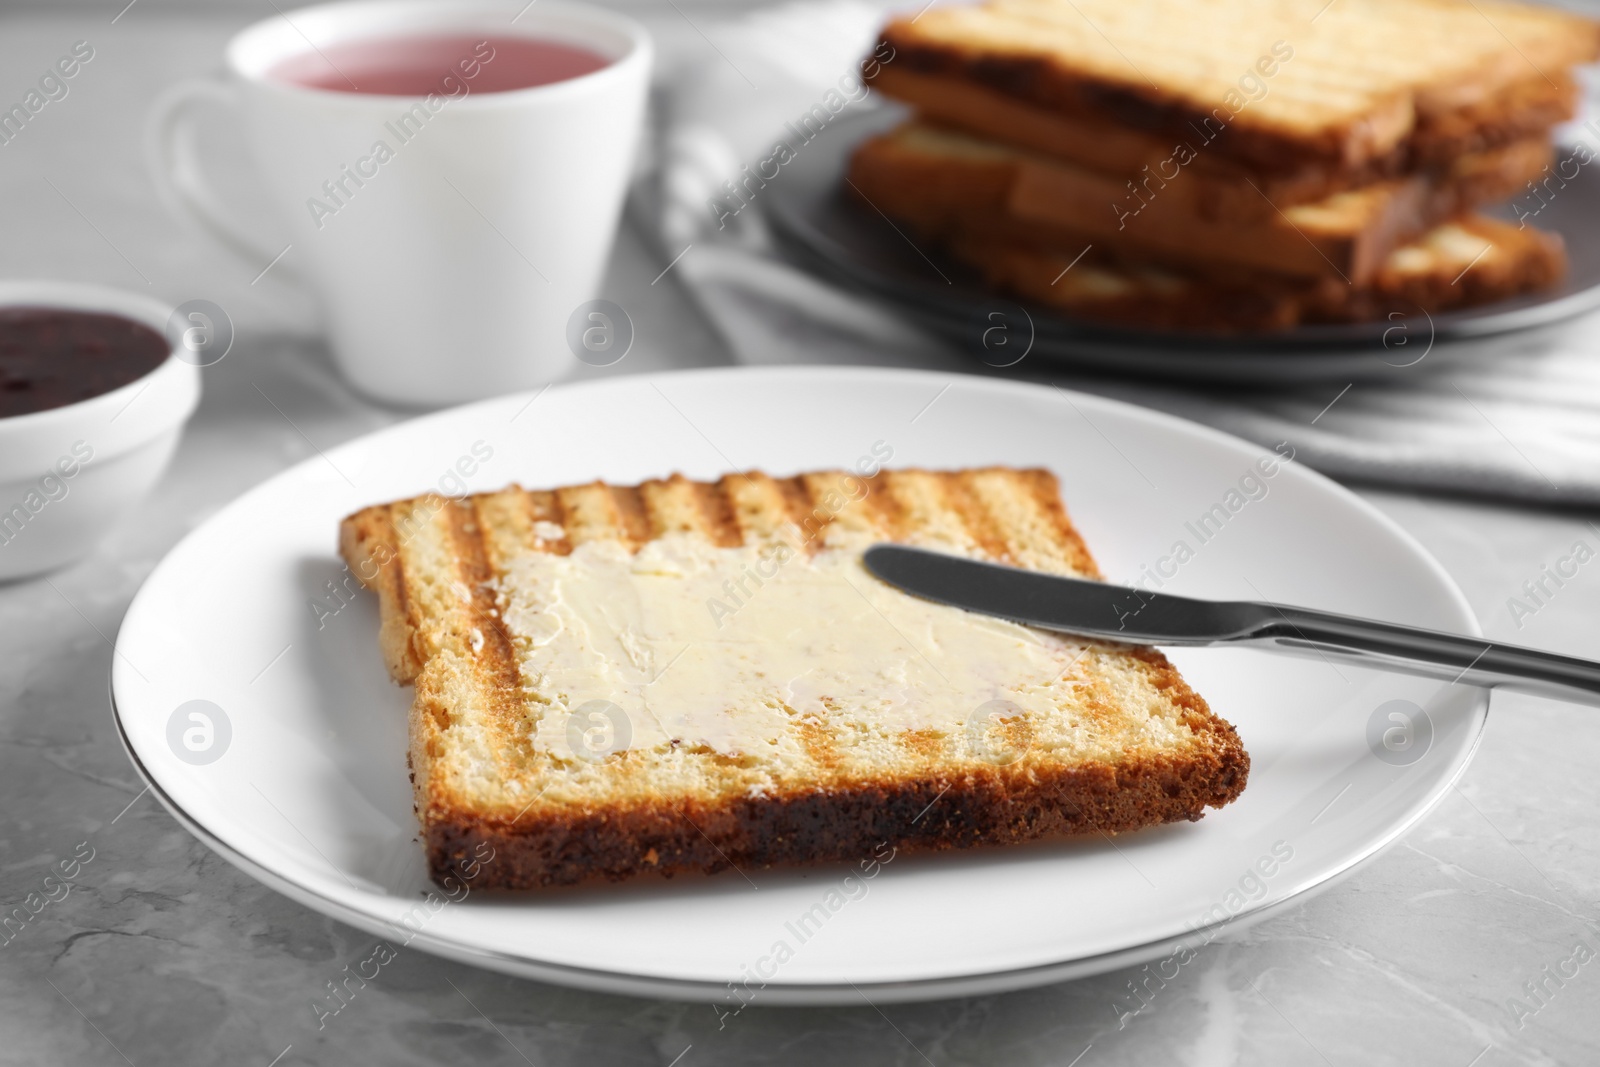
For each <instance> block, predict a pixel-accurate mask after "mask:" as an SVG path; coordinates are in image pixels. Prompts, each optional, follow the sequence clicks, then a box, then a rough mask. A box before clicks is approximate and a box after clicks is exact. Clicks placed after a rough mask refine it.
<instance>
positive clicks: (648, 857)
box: [644, 849, 661, 867]
mask: <svg viewBox="0 0 1600 1067" xmlns="http://www.w3.org/2000/svg"><path fill="white" fill-rule="evenodd" d="M644 861H645V862H646V863H648V864H649V865H650V866H652V867H654V866H655V865H656V864H657V863H660V862H661V857H660V856H658V855H656V850H655V849H651V850H650V851H649V852H646V853H645V854H644Z"/></svg>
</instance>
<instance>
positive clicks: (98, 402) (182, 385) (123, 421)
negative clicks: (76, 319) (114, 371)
mask: <svg viewBox="0 0 1600 1067" xmlns="http://www.w3.org/2000/svg"><path fill="white" fill-rule="evenodd" d="M0 307H4V308H20V307H38V308H59V309H66V310H73V311H96V312H101V313H104V314H110V315H121V316H123V317H125V318H129V319H132V320H134V321H135V322H139V323H143V324H144V325H146V326H148V327H150V328H151V329H152V330H154V331H156V333H158V334H161V335H163V336H165V335H166V325H167V318H168V316H169V315H170V314H171V311H172V309H171V308H169V307H167V306H165V305H163V304H161V303H160V302H159V301H156V300H152V299H150V298H149V297H143V296H137V295H134V294H132V293H123V292H119V291H117V290H115V289H105V288H102V287H100V286H96V285H78V284H75V283H70V282H0ZM199 402H200V368H199V367H197V366H195V365H193V364H191V363H187V362H185V361H183V360H182V359H179V358H178V356H177V355H176V354H172V353H169V354H168V356H167V358H166V360H165V361H164V362H163V363H161V365H160V366H158V367H156V369H155V370H153V371H151V372H150V373H149V374H146V375H145V376H144V377H142V378H139V379H136V380H135V381H132V382H129V383H128V384H127V385H124V386H122V387H121V388H119V389H113V390H112V391H111V392H109V393H102V394H100V395H99V396H95V397H90V398H89V399H88V400H80V401H78V402H77V403H75V404H68V405H66V406H64V407H58V408H51V409H49V410H48V411H35V412H31V413H29V414H27V415H12V416H10V417H7V418H0V581H4V580H8V579H13V578H22V577H26V576H28V575H34V574H42V573H44V572H45V571H50V570H54V569H55V568H57V567H62V566H65V565H66V564H68V563H71V562H73V561H75V560H77V559H80V558H82V557H83V556H85V555H88V553H89V552H90V551H92V550H93V549H94V547H95V546H96V545H98V544H99V543H100V541H101V539H102V538H104V537H105V535H106V534H107V533H108V532H110V530H111V526H112V524H113V523H114V522H115V521H116V520H117V518H118V516H120V515H121V514H122V513H123V512H124V511H126V510H127V509H128V508H129V507H131V506H132V505H133V504H134V503H136V502H137V501H139V500H140V499H141V498H142V497H143V496H144V495H145V494H146V493H147V492H149V491H150V488H151V486H153V485H154V484H155V483H156V480H157V479H159V478H160V477H161V474H162V472H163V471H164V470H166V467H167V462H168V461H169V460H171V458H172V453H173V450H174V449H175V448H176V447H177V445H178V437H179V435H180V434H181V433H182V431H183V424H184V422H185V420H187V419H188V418H189V415H190V414H191V413H192V412H193V411H194V409H195V406H196V405H197V404H198V403H199Z"/></svg>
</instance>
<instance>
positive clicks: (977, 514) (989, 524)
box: [943, 471, 1015, 564]
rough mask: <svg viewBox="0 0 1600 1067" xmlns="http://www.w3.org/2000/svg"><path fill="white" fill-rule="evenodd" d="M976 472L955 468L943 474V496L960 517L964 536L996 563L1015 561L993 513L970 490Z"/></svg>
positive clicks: (980, 498)
mask: <svg viewBox="0 0 1600 1067" xmlns="http://www.w3.org/2000/svg"><path fill="white" fill-rule="evenodd" d="M975 473H977V472H975V471H955V472H952V473H950V474H947V475H945V477H944V479H943V483H944V492H945V496H946V498H947V499H948V500H949V502H950V507H951V509H952V510H953V511H954V512H955V513H956V515H957V516H959V517H960V520H961V524H962V526H963V527H964V528H965V530H966V533H967V536H968V537H970V538H971V539H972V541H973V543H974V544H976V545H977V546H978V548H979V550H980V551H981V552H982V553H983V554H984V555H985V556H988V557H989V558H990V559H992V560H994V561H995V562H996V563H1007V564H1009V563H1013V562H1015V560H1014V558H1013V557H1012V555H1011V548H1010V546H1009V545H1008V544H1007V543H1006V536H1005V531H1004V530H1003V529H1001V528H1000V526H999V524H997V523H996V522H995V519H994V513H993V512H992V511H991V510H990V509H989V507H988V505H987V504H986V503H985V502H984V500H983V498H982V497H980V496H979V495H978V494H977V493H975V492H973V489H972V482H971V477H972V475H973V474H975Z"/></svg>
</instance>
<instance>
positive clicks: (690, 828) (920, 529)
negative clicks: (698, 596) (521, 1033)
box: [341, 468, 1249, 889]
mask: <svg viewBox="0 0 1600 1067" xmlns="http://www.w3.org/2000/svg"><path fill="white" fill-rule="evenodd" d="M851 478H853V476H851V475H846V474H844V473H842V472H816V473H813V474H808V475H802V476H798V477H796V478H789V479H773V478H768V477H766V476H765V475H760V474H758V473H752V474H750V475H733V476H729V477H726V478H723V479H722V480H721V481H719V482H715V483H702V482H692V481H689V480H687V479H684V478H681V477H679V476H674V477H672V478H669V479H663V480H660V481H654V482H647V483H644V484H642V485H639V486H630V487H624V486H609V485H603V484H599V483H595V484H592V485H588V486H574V487H568V488H566V489H560V490H554V491H550V492H528V491H524V490H521V489H519V488H516V487H512V488H510V489H507V490H503V491H501V492H498V493H486V494H477V495H475V496H469V497H463V498H460V499H455V500H451V499H446V498H440V497H436V496H429V497H419V498H414V499H412V500H407V501H396V502H394V503H392V504H388V505H379V506H378V507H375V508H367V509H364V510H363V511H361V512H358V513H357V514H355V515H352V516H351V517H350V518H348V519H346V520H345V523H344V525H343V528H342V532H341V545H342V551H343V552H344V554H345V558H346V560H347V562H349V563H350V565H351V569H352V571H353V572H354V573H356V575H357V576H358V578H362V579H363V580H364V581H366V582H367V584H368V585H369V587H372V588H374V589H375V590H376V591H377V592H378V594H379V596H380V599H383V600H386V601H387V603H385V605H384V607H383V614H384V637H383V643H384V650H385V660H386V662H387V663H388V664H389V665H390V669H391V673H392V674H393V676H394V677H395V679H396V680H397V681H407V680H409V681H411V682H413V683H414V684H415V686H416V695H415V700H414V702H413V706H412V710H411V716H410V735H411V752H410V761H411V765H412V773H413V783H414V792H415V800H416V810H417V814H418V817H419V820H420V822H421V825H422V829H423V838H424V842H425V847H426V852H427V856H428V862H429V869H430V872H431V873H432V875H433V877H434V878H435V879H440V880H442V879H444V878H446V877H448V876H449V875H450V874H452V873H453V872H459V871H461V870H462V869H463V868H464V867H466V868H469V869H472V870H474V872H475V873H474V876H473V877H474V880H473V884H474V885H475V886H484V887H499V888H506V889H532V888H539V887H551V886H560V885H573V884H579V883H582V882H585V881H591V880H596V879H599V880H620V879H626V878H632V877H634V876H637V875H642V874H650V873H655V874H669V875H670V874H672V873H676V872H685V871H706V872H711V871H717V870H721V869H724V868H726V867H728V866H735V867H738V868H739V869H741V870H749V869H752V868H760V867H766V866H771V865H776V864H793V863H808V862H822V861H827V860H835V859H859V858H860V857H862V856H864V855H868V854H870V853H871V852H872V850H873V849H874V848H876V847H879V846H881V845H884V844H887V845H890V846H892V847H895V848H904V849H912V850H942V849H951V848H966V847H973V846H977V845H991V844H993V845H1001V844H1008V843H1014V842H1021V841H1029V840H1036V839H1041V838H1054V837H1063V836H1071V835H1079V834H1091V833H1105V834H1110V833H1118V832H1124V831H1128V830H1133V829H1137V828H1139V827H1142V826H1150V825H1155V824H1158V823H1165V822H1172V821H1178V820H1185V819H1187V820H1193V819H1197V818H1199V817H1200V815H1201V814H1202V813H1203V812H1204V810H1205V808H1206V807H1208V806H1220V805H1222V804H1225V803H1227V802H1229V801H1231V800H1232V799H1234V798H1235V797H1237V796H1238V795H1239V793H1240V791H1241V790H1242V789H1243V788H1244V785H1245V782H1246V780H1247V777H1248V768H1249V757H1248V756H1247V755H1246V753H1245V751H1244V748H1243V746H1242V745H1241V744H1240V742H1239V739H1238V736H1237V734H1236V733H1235V732H1234V730H1233V729H1232V727H1231V726H1229V725H1228V724H1227V723H1225V722H1223V721H1222V720H1221V719H1219V718H1217V717H1216V716H1215V715H1213V714H1212V713H1211V712H1210V710H1209V708H1208V707H1207V706H1206V704H1205V702H1204V701H1203V700H1202V699H1201V698H1200V697H1199V696H1198V694H1195V693H1194V692H1193V691H1192V690H1191V689H1190V688H1189V687H1188V686H1187V685H1186V684H1185V683H1184V681H1183V679H1182V678H1181V676H1180V675H1179V674H1178V672H1177V671H1176V670H1175V669H1174V668H1173V667H1172V666H1171V664H1170V663H1168V662H1167V660H1166V659H1165V658H1164V657H1162V656H1161V655H1160V654H1159V653H1157V652H1154V651H1152V650H1148V649H1138V648H1130V647H1127V646H1118V645H1111V644H1100V643H1096V644H1094V645H1093V646H1092V648H1090V649H1088V650H1086V652H1087V654H1088V657H1089V661H1088V664H1087V665H1086V667H1085V668H1084V669H1085V671H1086V672H1087V674H1086V677H1088V678H1089V679H1090V684H1091V689H1090V691H1089V695H1088V697H1086V699H1085V704H1084V706H1083V707H1082V708H1081V709H1079V711H1078V712H1077V713H1076V714H1078V715H1080V716H1082V717H1083V719H1084V722H1085V723H1086V724H1087V725H1088V726H1090V727H1092V728H1096V729H1105V730H1115V729H1117V728H1119V727H1120V726H1121V725H1122V724H1124V723H1125V722H1126V720H1127V718H1128V716H1130V715H1132V714H1135V713H1134V712H1133V711H1131V710H1130V709H1132V708H1135V707H1142V706H1150V707H1157V708H1159V709H1160V713H1161V714H1162V715H1165V716H1167V717H1168V719H1170V721H1171V722H1172V723H1174V724H1180V726H1179V728H1178V729H1176V731H1175V733H1174V734H1173V735H1172V736H1173V737H1175V738H1176V740H1173V741H1168V742H1163V743H1160V744H1156V743H1149V744H1135V745H1132V746H1130V747H1129V748H1128V749H1126V750H1123V751H1120V752H1110V753H1108V754H1106V755H1103V756H1098V757H1095V758H1077V757H1072V756H1071V755H1070V754H1066V755H1063V754H1058V753H1055V752H1045V751H1043V750H1041V749H1040V748H1038V747H1037V746H1033V747H1030V746H1029V745H1028V744H1027V742H1028V741H1029V739H1030V736H1031V735H1028V734H1027V733H1026V731H1024V733H1023V734H1021V735H1017V736H1015V737H1013V738H1012V739H1013V740H1015V741H1017V742H1018V744H1017V745H1016V748H1017V751H1018V752H1019V753H1020V755H1019V756H1018V758H1016V759H1015V761H1013V762H1003V763H996V762H993V761H991V760H986V759H979V758H973V757H971V756H970V754H965V755H964V754H962V752H960V751H957V749H956V747H955V746H953V745H952V743H951V740H950V739H949V738H940V737H933V736H910V735H907V736H905V737H904V738H903V740H902V744H901V745H900V747H899V748H898V749H897V750H896V752H895V753H894V754H893V755H892V756H891V757H886V760H885V762H884V763H883V764H882V765H881V766H880V765H877V764H874V765H871V766H864V765H862V764H861V763H860V762H859V761H857V762H854V763H852V762H851V760H852V758H853V757H851V756H850V755H849V753H848V752H846V751H844V750H841V749H840V748H838V747H837V746H836V744H835V742H834V740H833V738H831V737H830V735H829V734H828V731H827V730H826V729H825V728H823V727H822V726H818V727H817V728H815V729H813V728H810V727H808V728H806V729H807V730H808V731H809V732H806V733H805V736H804V742H805V752H806V756H805V760H806V766H805V768H803V770H802V771H801V772H795V773H788V772H786V776H779V777H778V778H775V779H768V780H766V784H765V785H764V786H762V787H761V788H759V789H755V788H752V785H751V783H752V782H753V781H755V780H756V779H755V778H754V777H753V776H752V771H751V770H750V768H749V767H748V766H747V765H746V764H747V761H746V759H745V758H744V757H737V756H730V755H726V754H721V753H718V752H715V751H711V750H694V751H689V750H686V749H680V748H679V747H678V745H677V743H676V742H674V743H673V745H672V747H671V748H668V749H649V750H640V749H633V750H628V751H625V752H621V753H617V754H615V755H613V756H611V757H610V758H608V759H607V760H606V761H605V763H604V764H602V765H600V766H598V767H585V768H571V767H563V766H560V765H558V761H557V760H556V759H555V758H554V757H553V756H551V754H549V753H545V752H542V751H540V750H538V749H537V748H535V746H534V745H533V744H532V741H531V737H530V735H529V732H528V730H527V728H526V706H525V701H526V699H527V696H526V693H525V689H524V684H525V680H524V679H522V678H521V677H520V675H519V672H520V668H519V661H518V658H517V652H516V645H515V638H514V636H513V635H512V634H511V633H510V632H509V631H508V630H507V629H506V628H505V626H504V625H503V624H502V622H501V620H500V618H499V612H498V608H497V602H496V599H495V596H494V595H493V591H492V589H491V588H490V586H491V584H492V579H493V576H494V575H495V574H497V573H500V572H501V571H502V570H503V569H504V567H505V566H506V565H507V563H508V562H509V561H510V559H512V558H513V557H514V556H515V555H516V554H517V553H522V552H529V551H547V552H555V553H558V554H565V553H568V552H571V551H572V548H573V546H574V545H575V544H578V543H582V542H583V541H584V540H590V539H597V538H606V539H611V540H618V541H622V542H623V543H625V544H627V545H629V546H631V547H632V548H634V549H637V548H638V547H639V546H640V545H642V544H644V543H645V542H647V541H649V540H652V539H654V538H656V537H661V536H665V535H667V534H670V533H680V534H681V533H689V534H691V535H692V536H698V537H703V538H705V539H707V540H708V541H709V542H711V543H713V544H719V545H725V546H733V545H740V544H747V543H751V542H752V541H753V539H755V538H758V537H760V536H763V535H764V534H765V533H770V532H771V530H772V529H773V528H774V527H775V525H776V524H779V523H794V524H796V525H797V526H799V527H801V528H802V529H804V528H806V527H807V526H810V527H812V530H811V532H812V533H815V534H818V535H822V536H818V537H817V538H816V540H817V542H818V543H819V544H820V543H821V541H823V540H825V531H826V530H827V528H828V527H829V526H832V525H833V524H835V523H838V524H841V525H842V526H850V525H855V526H857V527H858V528H864V529H870V530H873V531H876V532H878V533H879V534H881V535H882V536H883V537H884V538H885V539H907V538H911V539H915V538H916V537H917V536H918V535H919V533H926V532H927V531H928V530H931V529H941V530H943V531H944V535H945V536H947V537H951V538H954V539H955V540H954V541H952V542H951V543H953V544H954V543H959V544H960V545H962V546H963V547H964V548H965V549H966V550H968V551H971V552H973V553H974V554H978V555H982V556H985V557H987V558H991V559H996V560H999V561H1001V562H1008V563H1013V564H1016V565H1022V566H1032V567H1035V568H1037V569H1043V570H1053V571H1056V572H1059V573H1075V574H1082V575H1085V576H1093V577H1098V570H1097V569H1096V568H1095V565H1094V562H1093V560H1092V558H1091V557H1090V556H1089V554H1088V551H1087V549H1086V548H1085V547H1084V545H1083V542H1082V539H1081V538H1080V537H1079V536H1078V533H1077V531H1076V529H1075V528H1074V527H1073V526H1072V524H1071V522H1070V521H1069V520H1068V518H1067V516H1066V513H1065V511H1064V509H1063V508H1062V506H1061V503H1060V499H1059V494H1058V491H1057V488H1056V482H1055V478H1054V476H1053V475H1051V474H1049V473H1048V472H1046V471H1038V470H1032V471H1026V470H1012V469H1007V468H984V469H978V470H967V471H956V472H927V471H885V472H882V473H880V474H878V475H876V476H874V477H872V478H866V479H856V481H857V482H859V484H860V485H862V486H864V487H865V489H866V492H865V494H864V495H862V496H861V497H860V498H859V499H858V500H856V501H854V502H852V503H850V504H849V505H848V506H847V507H844V508H836V507H835V506H834V505H835V504H836V501H835V500H833V499H832V498H831V497H830V494H833V493H837V492H838V488H839V487H840V486H841V485H845V484H849V479H851ZM555 530H559V531H560V533H561V536H559V537H557V536H553V531H555ZM402 592H403V599H402ZM413 667H416V668H417V669H415V670H413ZM1140 701H1143V702H1144V704H1143V705H1141V704H1140V703H1139V702H1140ZM1152 714H1154V713H1153V712H1152ZM1168 719H1164V720H1163V721H1164V722H1165V721H1168ZM1019 728H1020V727H1017V726H1016V725H1015V724H1012V725H1008V726H1007V727H1006V729H1008V730H1015V729H1019ZM463 731H475V732H477V733H476V736H478V737H479V738H480V739H481V738H487V739H488V740H489V742H491V743H490V744H489V745H488V746H487V747H489V748H490V749H491V750H492V753H493V754H492V759H491V761H490V762H489V763H488V764H485V765H483V766H481V767H479V766H474V769H473V774H472V775H468V776H463V775H462V774H460V773H459V768H458V767H457V766H456V764H457V763H459V759H460V753H459V750H460V749H461V747H462V742H461V740H460V738H461V736H462V734H463ZM1008 736H1011V735H1008ZM573 775H578V776H586V777H583V781H582V783H581V784H574V782H573V781H571V780H569V779H570V778H571V777H572V776H573ZM480 779H483V780H488V781H489V782H490V784H489V785H488V786H484V785H483V783H482V781H480ZM684 781H692V782H693V783H695V784H694V785H693V786H692V787H687V786H683V785H682V783H683V782H684ZM674 783H677V784H674ZM519 789H520V790H521V791H520V792H519V791H518V790H519ZM491 849H492V852H491V851H489V850H491ZM486 855H487V856H492V859H489V860H485V858H484V857H485V856H486Z"/></svg>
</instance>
